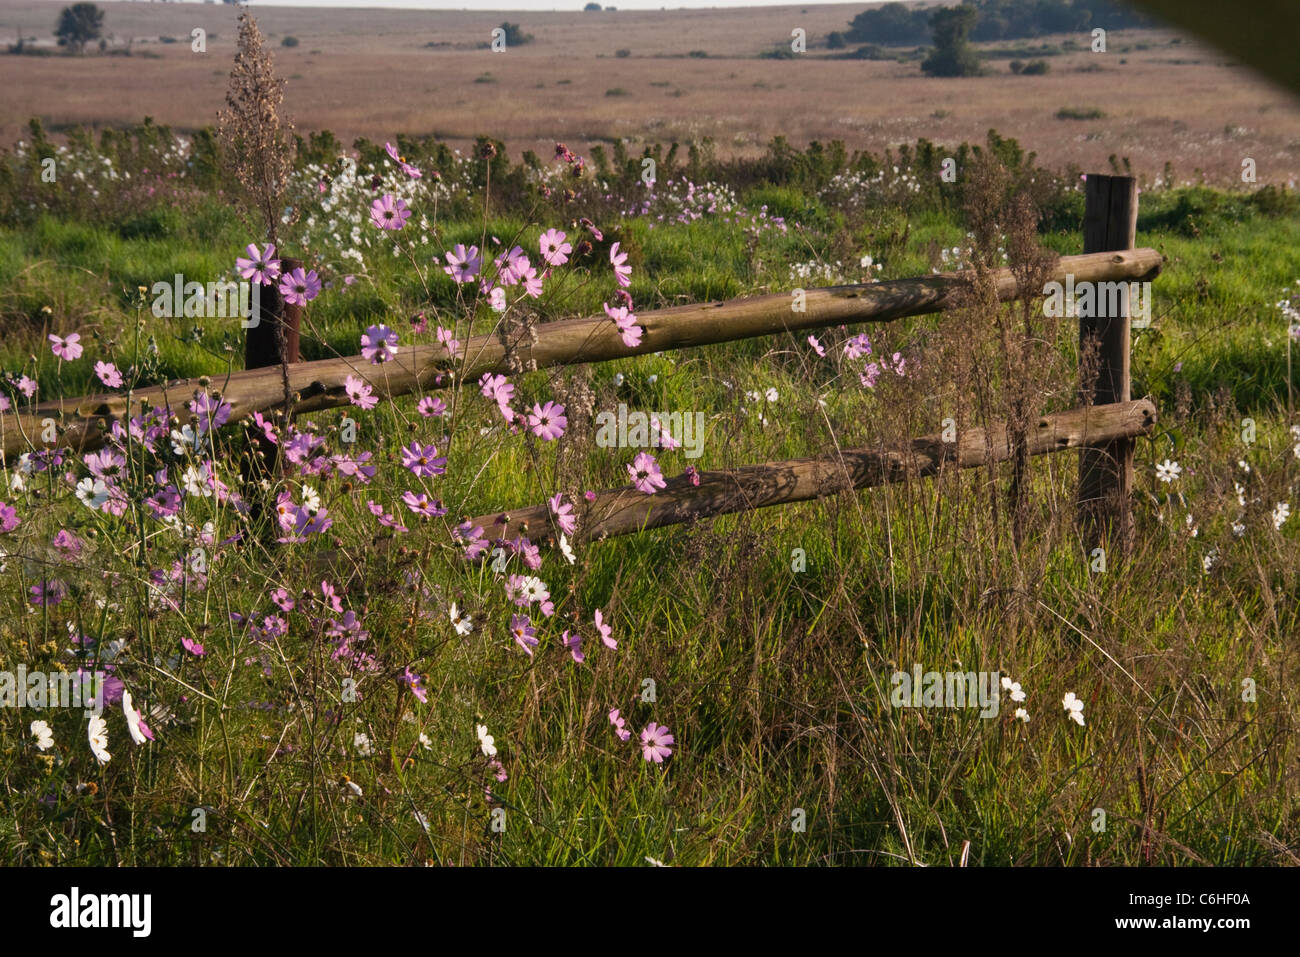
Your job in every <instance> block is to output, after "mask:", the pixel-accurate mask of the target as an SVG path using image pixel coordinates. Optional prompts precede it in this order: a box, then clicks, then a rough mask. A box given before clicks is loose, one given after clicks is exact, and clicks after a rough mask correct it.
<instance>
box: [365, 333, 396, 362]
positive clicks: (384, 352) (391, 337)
mask: <svg viewBox="0 0 1300 957" xmlns="http://www.w3.org/2000/svg"><path fill="white" fill-rule="evenodd" d="M361 355H362V356H363V357H364V358H366V359H368V360H369V361H370V362H371V363H372V364H373V365H379V364H380V363H381V362H387V361H388V360H389V359H395V358H397V333H396V332H394V331H393V330H392V329H389V328H388V326H385V325H378V326H368V327H366V331H365V332H364V333H362V335H361Z"/></svg>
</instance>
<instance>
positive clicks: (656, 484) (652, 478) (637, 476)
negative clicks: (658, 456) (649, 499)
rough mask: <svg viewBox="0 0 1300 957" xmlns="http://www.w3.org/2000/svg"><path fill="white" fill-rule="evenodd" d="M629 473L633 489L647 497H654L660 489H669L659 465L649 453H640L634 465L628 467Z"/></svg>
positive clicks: (633, 461)
mask: <svg viewBox="0 0 1300 957" xmlns="http://www.w3.org/2000/svg"><path fill="white" fill-rule="evenodd" d="M627 473H628V475H630V476H632V485H633V487H635V488H636V489H637V490H638V491H641V492H645V493H646V494H647V495H653V494H654V493H655V492H656V491H658V490H659V489H661V488H666V487H667V483H666V482H665V481H664V476H663V472H661V471H660V470H659V463H658V462H656V461H655V457H654V456H653V455H651V454H650V453H649V452H638V453H637V456H636V458H634V459H633V460H632V464H631V465H629V466H628V467H627Z"/></svg>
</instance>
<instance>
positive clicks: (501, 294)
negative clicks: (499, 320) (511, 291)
mask: <svg viewBox="0 0 1300 957" xmlns="http://www.w3.org/2000/svg"><path fill="white" fill-rule="evenodd" d="M488 305H489V306H491V307H492V308H493V309H494V310H495V311H496V312H505V311H506V291H505V290H504V289H502V288H501V287H500V286H493V287H492V288H491V289H489V290H488Z"/></svg>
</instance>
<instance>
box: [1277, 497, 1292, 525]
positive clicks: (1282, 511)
mask: <svg viewBox="0 0 1300 957" xmlns="http://www.w3.org/2000/svg"><path fill="white" fill-rule="evenodd" d="M1290 516H1291V506H1290V505H1289V504H1288V503H1287V502H1278V503H1277V506H1276V507H1275V508H1274V509H1273V527H1274V528H1281V527H1282V525H1283V523H1285V522H1286V520H1287V519H1288V518H1289V517H1290Z"/></svg>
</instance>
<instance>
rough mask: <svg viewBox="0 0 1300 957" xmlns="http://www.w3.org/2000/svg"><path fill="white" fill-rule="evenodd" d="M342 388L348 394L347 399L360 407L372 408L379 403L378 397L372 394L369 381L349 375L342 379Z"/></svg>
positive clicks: (372, 390)
mask: <svg viewBox="0 0 1300 957" xmlns="http://www.w3.org/2000/svg"><path fill="white" fill-rule="evenodd" d="M343 390H344V391H345V392H346V393H347V394H348V401H349V402H351V403H352V404H353V405H355V406H358V407H360V408H362V409H366V410H369V409H373V408H374V407H375V406H377V405H378V404H379V397H378V396H376V395H375V394H374V392H375V390H374V389H373V388H371V386H370V383H369V382H366V381H365V380H364V379H358V378H357V377H356V376H353V375H350V376H348V377H347V378H346V379H344V380H343Z"/></svg>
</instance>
